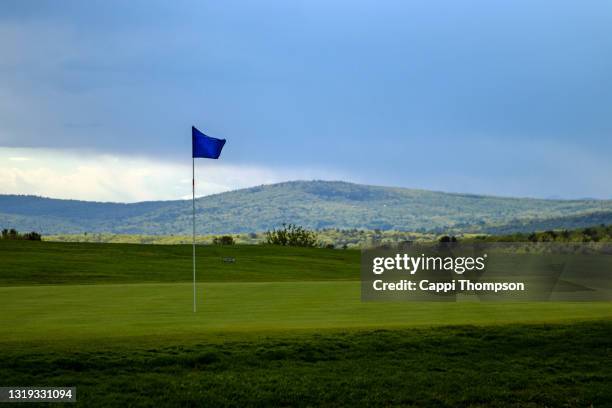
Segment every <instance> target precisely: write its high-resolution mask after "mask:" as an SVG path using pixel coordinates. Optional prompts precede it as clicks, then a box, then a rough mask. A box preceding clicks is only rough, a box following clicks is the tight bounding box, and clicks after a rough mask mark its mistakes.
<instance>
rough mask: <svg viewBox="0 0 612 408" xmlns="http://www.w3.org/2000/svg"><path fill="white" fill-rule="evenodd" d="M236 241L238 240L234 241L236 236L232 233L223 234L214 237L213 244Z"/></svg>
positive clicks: (229, 243) (226, 243) (233, 242)
mask: <svg viewBox="0 0 612 408" xmlns="http://www.w3.org/2000/svg"><path fill="white" fill-rule="evenodd" d="M235 243H236V241H234V237H232V236H231V235H222V236H220V237H214V238H213V244H215V245H234V244H235Z"/></svg>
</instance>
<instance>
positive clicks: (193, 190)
mask: <svg viewBox="0 0 612 408" xmlns="http://www.w3.org/2000/svg"><path fill="white" fill-rule="evenodd" d="M191 176H192V178H191V194H192V202H191V203H192V209H193V313H195V312H196V270H195V158H193V157H192V158H191Z"/></svg>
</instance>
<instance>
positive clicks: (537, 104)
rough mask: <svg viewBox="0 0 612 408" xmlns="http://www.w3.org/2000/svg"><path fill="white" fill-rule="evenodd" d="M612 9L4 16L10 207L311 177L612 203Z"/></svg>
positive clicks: (84, 9)
mask: <svg viewBox="0 0 612 408" xmlns="http://www.w3.org/2000/svg"><path fill="white" fill-rule="evenodd" d="M611 73H612V3H611V2H604V1H595V0H586V1H581V2H576V1H564V0H555V1H552V0H551V1H545V0H537V1H533V0H530V1H522V0H512V1H503V0H501V1H495V2H491V1H488V0H482V1H469V0H462V1H456V0H445V1H440V0H424V1H369V2H362V1H341V0H336V1H331V2H330V1H317V0H309V1H280V0H279V1H265V0H260V1H239V2H238V1H232V0H229V1H221V2H220V1H149V0H147V1H140V0H131V1H129V2H126V1H115V0H104V1H87V2H83V1H70V0H63V1H28V0H26V1H23V0H17V1H13V0H4V1H2V3H1V4H0V193H4V194H7V193H8V194H37V195H44V196H49V197H58V198H77V199H87V200H98V201H124V202H133V201H140V200H152V199H176V198H186V197H189V196H190V194H191V184H190V179H191V160H190V158H191V152H190V149H191V145H190V137H191V135H190V129H191V126H192V125H195V126H197V127H198V128H199V129H200V130H202V131H203V132H205V133H207V134H209V135H211V136H214V137H218V138H225V139H227V140H228V142H227V144H226V146H225V148H224V151H223V154H222V157H221V159H220V160H218V161H212V160H198V161H197V174H196V178H197V195H206V194H211V193H216V192H221V191H227V190H231V189H235V188H243V187H248V186H254V185H259V184H267V183H274V182H279V181H286V180H293V179H325V180H346V181H352V182H359V183H367V184H377V185H387V186H401V187H410V188H423V189H431V190H439V191H450V192H465V193H476V194H493V195H503V196H528V197H544V198H583V197H595V198H612V182H610V179H612V160H610V157H612V155H611V152H612V74H611Z"/></svg>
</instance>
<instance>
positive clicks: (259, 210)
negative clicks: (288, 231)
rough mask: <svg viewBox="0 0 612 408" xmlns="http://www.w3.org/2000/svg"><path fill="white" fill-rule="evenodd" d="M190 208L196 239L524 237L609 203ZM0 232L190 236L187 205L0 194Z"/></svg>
mask: <svg viewBox="0 0 612 408" xmlns="http://www.w3.org/2000/svg"><path fill="white" fill-rule="evenodd" d="M196 209H197V227H198V232H199V233H232V232H255V231H262V230H266V229H269V228H274V227H278V226H279V225H280V224H282V223H283V222H287V223H289V222H292V223H297V224H300V225H303V226H305V227H308V228H314V229H322V228H342V229H352V228H359V229H386V230H388V229H396V230H402V231H421V232H432V231H433V232H435V231H460V232H488V231H494V230H500V231H504V232H507V231H513V232H525V228H529V227H533V226H537V225H538V222H540V221H545V220H549V221H550V222H553V225H558V227H557V228H564V227H565V226H564V219H565V218H567V219H568V220H569V219H571V222H569V221H568V223H567V224H568V225H569V224H571V226H572V227H576V226H578V227H580V226H589V225H583V224H584V223H588V222H595V221H594V220H596V221H597V223H600V222H601V221H605V222H612V200H597V199H593V200H565V199H561V200H559V199H553V200H551V199H538V198H517V197H499V196H489V195H478V194H464V193H445V192H439V191H429V190H422V189H410V188H403V187H385V186H374V185H364V184H355V183H349V182H344V181H320V180H314V181H288V182H282V183H276V184H268V185H260V186H255V187H249V188H245V189H239V190H233V191H228V192H224V193H218V194H213V195H209V196H204V197H199V198H197V199H196ZM553 220H554V221H553ZM512 223H514V224H516V226H517V227H516V228H514V229H513V227H512V225H510V224H512ZM0 227H1V228H16V229H19V230H22V231H26V230H36V231H40V232H42V233H43V234H58V233H83V232H109V233H129V234H159V235H167V234H184V233H188V232H190V230H191V200H163V201H142V202H137V203H117V202H97V201H82V200H71V199H53V198H45V197H40V196H31V195H15V194H10V195H8V194H6V195H0Z"/></svg>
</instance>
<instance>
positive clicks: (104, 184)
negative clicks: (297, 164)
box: [0, 148, 343, 202]
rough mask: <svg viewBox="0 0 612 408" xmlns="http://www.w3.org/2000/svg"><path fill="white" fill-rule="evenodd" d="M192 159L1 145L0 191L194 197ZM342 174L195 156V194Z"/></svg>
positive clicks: (128, 198)
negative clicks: (169, 159) (4, 146)
mask: <svg viewBox="0 0 612 408" xmlns="http://www.w3.org/2000/svg"><path fill="white" fill-rule="evenodd" d="M191 171H192V169H191V162H190V160H189V159H187V160H185V163H184V164H182V163H176V162H170V161H168V162H166V161H162V160H157V159H151V158H146V157H134V156H122V155H114V154H101V153H95V152H84V151H78V150H73V151H65V150H52V149H29V148H0V194H33V195H40V196H45V197H53V198H67V199H80V200H95V201H118V202H136V201H146V200H169V199H184V198H191ZM314 178H316V179H338V178H343V177H342V176H341V175H340V174H337V173H334V172H333V171H329V172H328V171H325V170H316V171H314V170H309V169H300V168H265V167H262V166H257V165H233V164H227V163H223V162H222V161H211V160H197V161H196V196H203V195H209V194H214V193H220V192H223V191H229V190H234V189H238V188H245V187H251V186H255V185H260V184H269V183H276V182H280V181H286V180H293V179H314Z"/></svg>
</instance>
